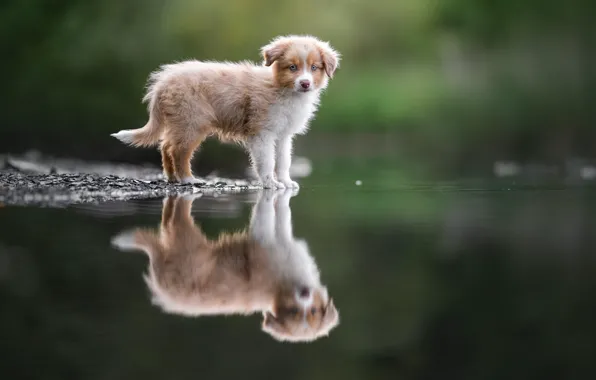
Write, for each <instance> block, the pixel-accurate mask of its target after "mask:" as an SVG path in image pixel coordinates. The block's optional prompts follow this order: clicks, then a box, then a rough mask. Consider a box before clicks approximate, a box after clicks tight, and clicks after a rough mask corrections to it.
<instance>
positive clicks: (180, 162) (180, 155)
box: [171, 133, 207, 183]
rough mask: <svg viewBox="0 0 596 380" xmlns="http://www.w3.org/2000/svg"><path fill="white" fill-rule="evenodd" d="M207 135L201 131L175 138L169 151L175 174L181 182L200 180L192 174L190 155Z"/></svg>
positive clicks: (197, 181)
mask: <svg viewBox="0 0 596 380" xmlns="http://www.w3.org/2000/svg"><path fill="white" fill-rule="evenodd" d="M206 137H207V136H206V135H205V134H203V133H200V134H198V133H193V134H191V135H190V136H185V137H183V138H179V139H177V141H176V142H175V143H174V145H173V147H172V149H171V151H172V158H173V162H174V168H175V171H176V176H177V178H178V179H179V180H180V182H182V183H199V182H200V180H199V179H198V178H195V177H194V176H193V174H192V166H191V161H192V156H193V154H194V152H195V150H197V149H198V148H199V146H200V145H201V143H202V142H203V141H204V140H205V138H206Z"/></svg>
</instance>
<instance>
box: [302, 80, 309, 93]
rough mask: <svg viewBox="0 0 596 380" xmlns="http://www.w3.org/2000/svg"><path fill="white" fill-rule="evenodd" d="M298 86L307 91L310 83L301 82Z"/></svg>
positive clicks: (307, 81) (306, 81)
mask: <svg viewBox="0 0 596 380" xmlns="http://www.w3.org/2000/svg"><path fill="white" fill-rule="evenodd" d="M300 86H302V88H303V89H305V90H306V89H307V88H309V87H310V81H309V80H306V79H305V80H301V81H300Z"/></svg>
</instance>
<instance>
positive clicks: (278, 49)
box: [261, 40, 288, 66]
mask: <svg viewBox="0 0 596 380" xmlns="http://www.w3.org/2000/svg"><path fill="white" fill-rule="evenodd" d="M287 48H288V43H287V42H285V41H280V40H274V41H273V42H271V43H270V44H268V45H265V46H263V47H262V48H261V54H262V55H263V59H264V64H265V66H271V65H272V64H273V62H275V61H277V60H278V59H279V58H281V56H282V55H283V54H284V52H285V50H286V49H287Z"/></svg>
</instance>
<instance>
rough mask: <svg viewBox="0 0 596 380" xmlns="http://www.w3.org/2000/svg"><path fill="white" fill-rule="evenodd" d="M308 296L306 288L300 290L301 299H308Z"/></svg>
mask: <svg viewBox="0 0 596 380" xmlns="http://www.w3.org/2000/svg"><path fill="white" fill-rule="evenodd" d="M309 295H310V291H309V290H308V288H301V289H300V297H301V298H308V296H309Z"/></svg>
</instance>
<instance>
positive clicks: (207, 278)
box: [112, 190, 339, 342]
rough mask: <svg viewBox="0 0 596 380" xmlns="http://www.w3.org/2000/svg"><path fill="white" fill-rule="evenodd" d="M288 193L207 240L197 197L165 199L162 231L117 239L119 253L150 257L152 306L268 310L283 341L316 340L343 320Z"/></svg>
mask: <svg viewBox="0 0 596 380" xmlns="http://www.w3.org/2000/svg"><path fill="white" fill-rule="evenodd" d="M291 196H292V191H291V190H285V191H283V190H280V191H278V192H277V193H276V194H261V196H260V198H259V200H258V202H257V204H256V205H255V206H254V208H253V212H252V218H251V222H250V226H249V228H248V231H244V232H241V233H234V234H231V233H224V234H222V235H221V236H220V237H219V238H218V239H216V240H210V239H208V238H207V237H206V236H205V235H204V233H203V232H202V231H201V229H200V227H198V226H197V225H195V223H194V220H193V218H192V215H191V208H192V202H193V198H192V196H190V197H188V196H186V197H170V198H166V199H165V200H164V207H163V212H162V221H161V227H160V229H159V230H147V229H141V228H139V229H136V230H133V231H129V232H124V233H122V234H120V235H118V236H116V237H115V238H114V239H113V240H112V243H113V244H114V245H115V246H116V247H118V248H119V249H121V250H141V251H144V252H145V253H147V255H148V256H149V259H150V263H149V268H148V269H149V270H148V274H146V275H145V276H144V278H145V281H146V284H147V286H148V288H149V289H150V291H151V293H152V299H153V303H154V304H155V305H157V306H159V307H160V308H161V309H162V310H163V311H164V312H167V313H174V314H178V315H184V316H204V315H230V314H240V315H249V314H252V313H256V312H260V313H262V315H263V322H262V329H263V331H265V332H267V333H268V334H270V335H271V336H273V337H274V338H276V339H277V340H280V341H291V342H298V341H312V340H315V339H317V338H320V337H322V336H326V335H328V334H329V332H330V331H331V330H332V329H333V328H334V327H335V326H337V325H338V323H339V317H338V311H337V309H336V307H335V305H334V304H333V300H332V299H331V298H330V297H329V294H328V292H327V288H326V287H325V286H324V285H322V284H321V281H320V276H319V270H318V268H317V265H316V263H315V261H314V259H313V258H312V256H311V255H310V254H309V250H308V246H307V244H306V243H305V242H304V241H302V240H296V239H295V238H294V236H293V232H292V223H291V210H290V206H289V202H290V197H291Z"/></svg>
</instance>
